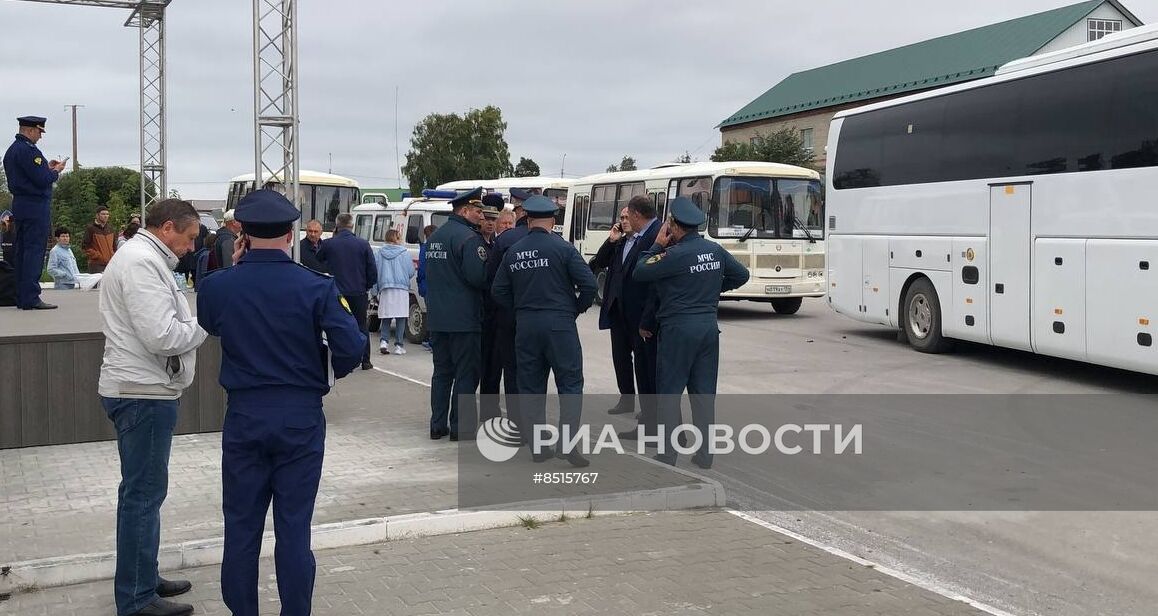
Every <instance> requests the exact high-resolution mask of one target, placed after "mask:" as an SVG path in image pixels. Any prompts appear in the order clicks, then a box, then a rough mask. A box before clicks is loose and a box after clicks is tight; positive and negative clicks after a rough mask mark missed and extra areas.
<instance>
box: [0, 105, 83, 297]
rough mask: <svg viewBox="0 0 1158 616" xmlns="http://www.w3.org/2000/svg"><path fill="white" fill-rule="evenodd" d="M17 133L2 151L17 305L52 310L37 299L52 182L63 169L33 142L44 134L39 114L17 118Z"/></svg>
mask: <svg viewBox="0 0 1158 616" xmlns="http://www.w3.org/2000/svg"><path fill="white" fill-rule="evenodd" d="M16 121H17V122H18V123H19V124H20V132H19V133H18V134H17V135H16V140H15V141H14V142H12V145H11V146H9V148H8V151H7V152H5V153H4V174H5V176H7V178H8V192H10V193H12V221H13V223H14V224H13V229H14V231H15V233H16V240H15V241H14V242H13V251H14V252H15V253H16V254H15V258H14V259H13V263H12V265H13V267H14V268H15V269H16V307H17V308H19V309H21V310H51V309H53V308H56V306H55V305H54V304H48V303H45V302H44V301H42V300H41V299H40V273H41V270H42V268H43V267H44V251H45V250H46V249H47V247H48V234H49V229H50V226H51V224H50V223H51V218H52V209H51V208H52V185H53V184H55V183H56V180H57V179H58V178H60V173H61V172H62V171H64V164H65V162H67V161H68V159H67V158H66V159H64V160H63V161H58V160H45V158H44V154H43V153H42V152H41V151H40V148H38V147H36V143H37V142H38V141H40V138H41V137H42V136H44V133H45V130H44V124H45V123H46V122H47V120H45V119H44V118H42V117H39V116H24V117H22V118H16Z"/></svg>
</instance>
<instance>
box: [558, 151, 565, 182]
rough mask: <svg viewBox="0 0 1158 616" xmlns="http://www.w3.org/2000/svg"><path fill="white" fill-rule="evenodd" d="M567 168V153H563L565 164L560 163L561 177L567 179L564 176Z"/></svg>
mask: <svg viewBox="0 0 1158 616" xmlns="http://www.w3.org/2000/svg"><path fill="white" fill-rule="evenodd" d="M566 168H567V153H566V152H564V153H563V162H562V163H559V177H566V176H565V175H563V170H564V169H566Z"/></svg>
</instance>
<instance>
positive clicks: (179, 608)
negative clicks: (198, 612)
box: [131, 599, 193, 616]
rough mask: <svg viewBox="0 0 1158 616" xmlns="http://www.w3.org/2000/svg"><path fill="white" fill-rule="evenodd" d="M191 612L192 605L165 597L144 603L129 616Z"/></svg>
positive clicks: (171, 615)
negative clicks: (175, 601)
mask: <svg viewBox="0 0 1158 616" xmlns="http://www.w3.org/2000/svg"><path fill="white" fill-rule="evenodd" d="M192 613H193V606H192V605H189V604H188V603H174V602H173V601H169V600H166V599H157V600H155V601H153V602H152V603H150V604H149V605H146V606H145V607H144V608H142V609H141V610H140V611H137V612H133V613H132V615H131V616H189V614H192Z"/></svg>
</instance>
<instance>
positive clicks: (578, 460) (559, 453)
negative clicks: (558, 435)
mask: <svg viewBox="0 0 1158 616" xmlns="http://www.w3.org/2000/svg"><path fill="white" fill-rule="evenodd" d="M555 457H556V458H559V459H560V460H566V461H567V462H569V463H570V464H571V466H574V467H575V468H583V467H586V466H591V461H590V460H588V459H587V458H584V457H583V454H581V453H579V452H578V451H577V450H572V451H571V453H563V448H562V447H560V448H559V449H557V450H555Z"/></svg>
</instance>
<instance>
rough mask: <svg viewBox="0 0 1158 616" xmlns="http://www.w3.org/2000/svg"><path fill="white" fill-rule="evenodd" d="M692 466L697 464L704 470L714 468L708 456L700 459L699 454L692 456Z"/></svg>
mask: <svg viewBox="0 0 1158 616" xmlns="http://www.w3.org/2000/svg"><path fill="white" fill-rule="evenodd" d="M692 464H695V465H696V466H698V467H700V468H702V469H704V470H709V469H711V468H712V460H711V459H710V458H708V457H707V456H703V457H700V455H699V454H696V455H694V456H692Z"/></svg>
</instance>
